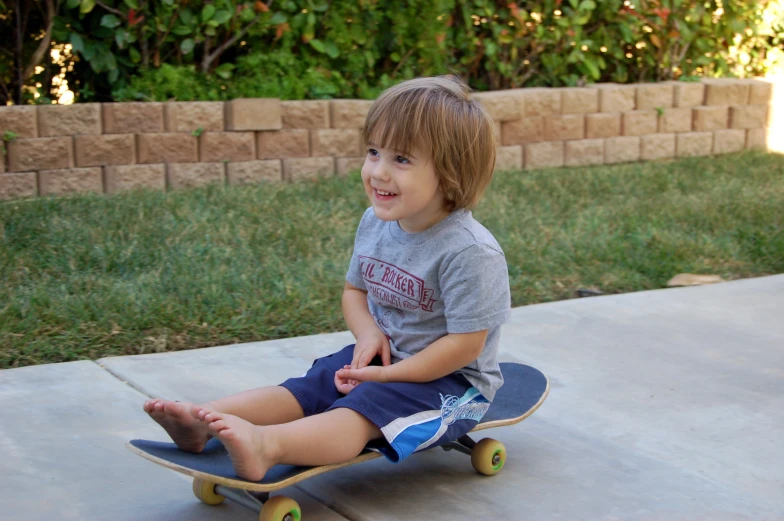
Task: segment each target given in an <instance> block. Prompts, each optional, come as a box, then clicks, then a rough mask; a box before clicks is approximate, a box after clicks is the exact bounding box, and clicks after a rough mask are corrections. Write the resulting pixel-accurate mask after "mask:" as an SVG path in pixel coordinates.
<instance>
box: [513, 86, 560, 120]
mask: <svg viewBox="0 0 784 521" xmlns="http://www.w3.org/2000/svg"><path fill="white" fill-rule="evenodd" d="M522 97H523V110H524V114H523V115H524V116H526V117H531V116H550V115H553V114H560V113H561V91H559V90H558V89H543V88H532V89H522Z"/></svg>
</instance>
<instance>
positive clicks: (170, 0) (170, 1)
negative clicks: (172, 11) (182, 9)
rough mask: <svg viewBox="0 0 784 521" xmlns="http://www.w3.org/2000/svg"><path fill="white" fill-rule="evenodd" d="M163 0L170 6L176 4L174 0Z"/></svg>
mask: <svg viewBox="0 0 784 521" xmlns="http://www.w3.org/2000/svg"><path fill="white" fill-rule="evenodd" d="M162 1H163V3H164V4H165V5H168V6H169V7H171V6H173V5H174V0H162Z"/></svg>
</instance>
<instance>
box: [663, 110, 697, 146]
mask: <svg viewBox="0 0 784 521" xmlns="http://www.w3.org/2000/svg"><path fill="white" fill-rule="evenodd" d="M691 126H692V110H691V108H671V109H664V113H662V114H661V115H660V116H659V132H661V133H673V132H676V133H677V132H691V128H692V127H691ZM673 142H674V141H673Z"/></svg>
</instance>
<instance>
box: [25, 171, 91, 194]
mask: <svg viewBox="0 0 784 521" xmlns="http://www.w3.org/2000/svg"><path fill="white" fill-rule="evenodd" d="M39 175H40V180H41V195H66V194H75V193H83V192H95V193H99V194H100V193H103V172H102V170H101V168H100V167H93V168H65V169H58V170H41V171H40V172H39Z"/></svg>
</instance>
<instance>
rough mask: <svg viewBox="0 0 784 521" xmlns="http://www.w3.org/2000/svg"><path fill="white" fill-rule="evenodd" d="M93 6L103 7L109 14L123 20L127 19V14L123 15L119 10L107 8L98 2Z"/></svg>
mask: <svg viewBox="0 0 784 521" xmlns="http://www.w3.org/2000/svg"><path fill="white" fill-rule="evenodd" d="M95 5H99V6H101V7H103V8H104V9H106V10H107V11H109V12H110V13H114V14H116V15H117V16H119V17H120V18H122V19H123V20H127V19H128V15H127V14H125V13H123V12H122V11H120V10H119V9H115V8H114V7H109V6H108V5H106V4H104V3H101V2H99V1H98V0H95Z"/></svg>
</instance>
